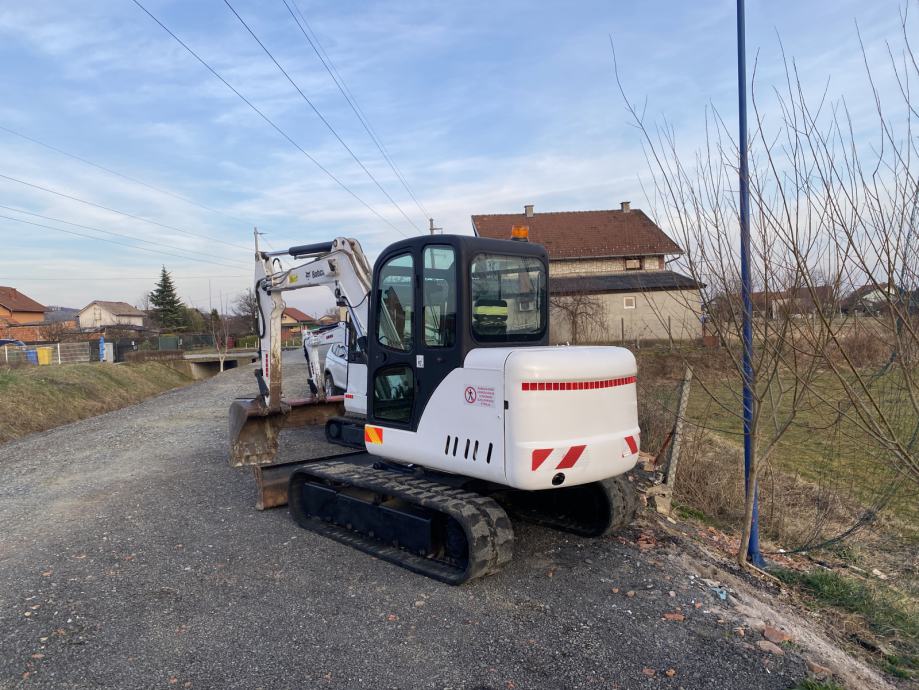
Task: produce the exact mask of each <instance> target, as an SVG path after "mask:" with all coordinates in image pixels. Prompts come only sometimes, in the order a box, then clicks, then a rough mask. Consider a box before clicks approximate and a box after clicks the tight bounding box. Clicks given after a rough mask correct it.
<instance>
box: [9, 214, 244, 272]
mask: <svg viewBox="0 0 919 690" xmlns="http://www.w3.org/2000/svg"><path fill="white" fill-rule="evenodd" d="M0 218H5V219H6V220H12V221H14V222H16V223H25V224H26V225H34V226H35V227H38V228H47V229H48V230H57V231H58V232H64V233H67V234H68V235H76V236H77V237H84V238H86V239H88V240H96V241H98V242H109V243H111V244H120V245H121V246H123V247H130V248H131V249H139V250H140V251H142V252H150V253H152V254H162V255H166V256H174V257H176V258H179V259H185V260H186V261H199V262H204V263H209V264H215V265H217V266H227V267H229V268H235V269H237V270H238V269H239V266H233V265H231V264H223V263H220V262H218V261H210V260H209V259H196V258H195V257H192V256H182V255H181V254H172V253H170V252H164V251H162V250H159V249H147V248H146V247H138V246H137V245H136V244H127V243H125V242H119V241H118V240H109V239H106V238H105V237H95V236H93V235H87V234H85V233H82V232H75V231H73V230H65V229H64V228H56V227H54V226H53V225H45V224H44V223H33V222H32V221H31V220H23V219H22V218H13V217H12V216H4V215H2V214H0Z"/></svg>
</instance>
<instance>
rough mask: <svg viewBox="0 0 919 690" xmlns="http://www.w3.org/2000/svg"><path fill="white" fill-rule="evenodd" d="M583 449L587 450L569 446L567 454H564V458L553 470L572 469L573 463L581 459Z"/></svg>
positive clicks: (583, 447)
mask: <svg viewBox="0 0 919 690" xmlns="http://www.w3.org/2000/svg"><path fill="white" fill-rule="evenodd" d="M585 448H587V446H571V448H569V449H568V452H567V453H565V457H563V458H562V461H561V462H560V463H558V465H556V466H555V469H557V470H567V469H568V468H569V467H574V463H576V462H577V461H578V458H580V457H581V453H583V452H584V449H585Z"/></svg>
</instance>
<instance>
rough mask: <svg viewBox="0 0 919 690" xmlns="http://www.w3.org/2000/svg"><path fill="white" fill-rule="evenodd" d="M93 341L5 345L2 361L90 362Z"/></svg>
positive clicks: (11, 362)
mask: <svg viewBox="0 0 919 690" xmlns="http://www.w3.org/2000/svg"><path fill="white" fill-rule="evenodd" d="M92 345H93V344H92V343H90V342H82V343H51V344H50V345H27V346H24V347H23V346H18V345H4V346H3V353H2V355H0V362H3V363H4V364H11V365H23V364H25V365H28V364H32V365H39V366H43V365H49V364H74V363H76V362H89V361H90V360H91V358H92Z"/></svg>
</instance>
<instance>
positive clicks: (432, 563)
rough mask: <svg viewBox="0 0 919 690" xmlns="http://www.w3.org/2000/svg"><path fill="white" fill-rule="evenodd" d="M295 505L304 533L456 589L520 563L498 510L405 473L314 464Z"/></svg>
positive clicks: (294, 483)
mask: <svg viewBox="0 0 919 690" xmlns="http://www.w3.org/2000/svg"><path fill="white" fill-rule="evenodd" d="M288 503H289V505H290V513H291V515H292V516H293V518H294V520H296V522H297V524H299V525H300V526H301V527H303V528H305V529H308V530H310V531H313V532H316V533H318V534H322V535H323V536H327V537H331V538H332V539H335V540H336V541H339V542H342V543H344V544H347V545H349V546H352V547H354V548H357V549H360V550H361V551H364V552H366V553H369V554H372V555H374V556H376V557H378V558H382V559H383V560H386V561H389V562H391V563H395V564H396V565H400V566H402V567H403V568H407V569H409V570H412V571H414V572H416V573H420V574H422V575H427V576H428V577H431V578H434V579H436V580H440V581H441V582H446V583H448V584H451V585H458V584H462V583H463V582H467V581H468V580H471V579H473V578H476V577H482V576H484V575H488V574H490V573H494V572H497V571H498V570H500V569H501V568H502V567H503V566H504V565H505V564H506V563H507V562H508V561H510V559H511V557H512V556H513V545H514V532H513V528H512V526H511V522H510V520H509V519H508V517H507V513H505V512H504V509H503V508H501V506H500V505H498V503H496V502H495V501H494V500H492V499H491V498H488V497H486V496H481V495H479V494H474V493H470V492H468V491H463V490H462V489H457V488H453V487H450V486H447V485H444V484H440V483H436V482H432V481H430V480H427V479H423V478H420V477H416V476H411V475H408V474H403V473H401V472H394V471H391V470H384V469H377V468H374V467H370V466H363V465H355V464H349V463H345V462H341V461H336V460H330V461H324V462H318V463H313V464H310V465H308V466H306V467H303V468H301V469H299V470H297V471H296V472H295V473H294V474H293V475H291V478H290V485H289V490H288Z"/></svg>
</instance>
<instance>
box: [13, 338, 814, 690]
mask: <svg viewBox="0 0 919 690" xmlns="http://www.w3.org/2000/svg"><path fill="white" fill-rule="evenodd" d="M295 354H296V353H293V354H291V355H290V356H289V357H287V359H289V360H290V361H291V366H289V367H288V373H290V374H292V375H294V376H293V377H292V378H288V379H287V382H288V383H289V385H290V387H291V388H295V387H296V386H298V385H303V379H302V376H303V372H302V369H303V368H302V367H301V365H300V364H299V357H298V356H297V357H295V356H294V355H295ZM253 388H254V381H253V377H252V373H251V368H250V367H245V368H242V369H238V370H233V371H231V372H228V373H226V374H223V375H221V376H218V377H215V378H213V379H210V380H208V381H204V382H201V383H198V384H195V385H192V386H189V387H187V388H183V389H180V390H176V391H172V392H170V393H167V394H165V395H162V396H159V397H157V398H154V399H151V400H148V401H146V402H143V403H141V404H138V405H135V406H132V407H129V408H125V409H122V410H119V411H116V412H112V413H109V414H106V415H102V416H100V417H95V418H92V419H88V420H84V421H81V422H77V423H75V424H70V425H68V426H65V427H61V428H58V429H55V430H52V431H48V432H44V433H41V434H36V435H33V436H30V437H27V438H25V439H21V440H19V441H15V442H12V443H7V444H5V445H3V446H0V464H2V469H3V472H4V480H3V483H2V486H0V584H2V587H0V688H13V687H46V688H71V687H73V688H96V687H106V688H156V687H163V688H287V687H297V688H313V687H316V688H475V689H485V688H494V689H496V690H499V689H506V688H521V689H523V688H717V689H719V690H721V689H723V688H788V687H790V686H793V685H794V683H795V682H796V681H797V680H798V679H800V678H801V677H802V676H803V674H804V668H803V663H802V662H801V661H800V659H799V658H798V657H797V656H796V655H795V654H793V653H787V654H785V655H784V656H774V655H771V654H768V653H764V652H761V651H760V650H759V649H757V648H753V647H752V645H750V644H749V643H750V642H752V640H751V639H750V635H749V634H748V636H747V639H746V640H742V639H741V638H739V637H737V636H736V635H735V633H733V632H732V627H733V625H734V623H733V622H732V620H731V618H730V617H729V616H727V615H726V614H725V613H724V612H723V611H720V610H719V609H718V607H717V604H718V601H717V598H716V597H715V596H714V595H713V593H712V592H711V591H710V590H709V588H708V587H707V586H703V585H701V584H700V583H699V580H698V579H696V580H691V579H690V577H689V575H688V573H686V572H684V571H680V570H677V569H675V566H673V565H672V564H671V563H670V562H668V559H666V558H661V553H660V551H661V549H663V548H664V547H661V548H660V549H652V550H649V551H647V552H641V551H639V549H638V548H637V547H636V546H635V544H634V538H635V534H634V533H632V534H627V535H625V537H626V538H624V539H617V538H610V539H602V540H586V539H578V538H572V537H569V536H566V535H563V534H560V533H556V532H552V531H549V530H546V529H542V528H537V527H532V526H526V525H518V526H517V546H516V556H515V559H514V561H513V563H512V564H511V565H510V566H509V567H508V568H507V569H506V570H505V571H504V572H502V573H500V574H498V575H496V576H493V577H490V578H488V579H485V580H482V581H477V582H473V583H470V584H468V585H465V586H462V587H449V586H446V585H441V584H439V583H436V582H433V581H430V580H427V579H424V578H421V577H419V576H416V575H413V574H411V573H409V572H407V571H404V570H401V569H399V568H397V567H395V566H392V565H389V564H386V563H383V562H380V561H377V560H375V559H373V558H371V557H369V556H366V555H364V554H362V553H358V552H356V551H352V550H350V549H348V548H347V547H345V546H342V545H340V544H337V543H335V542H332V541H328V540H325V539H323V538H321V537H318V536H316V535H313V534H309V533H307V532H305V531H303V530H300V529H298V528H297V527H296V526H295V525H294V524H293V522H292V521H291V520H290V518H289V516H288V515H287V511H286V509H277V510H273V511H267V512H263V513H260V512H258V511H256V510H255V508H254V486H253V479H252V476H251V474H249V473H248V472H247V471H240V470H234V469H231V468H230V467H229V466H228V465H227V462H226V457H227V449H226V438H225V435H226V415H227V407H228V405H229V403H230V402H231V400H232V399H233V398H234V397H235V396H237V395H243V394H248V393H251V391H252V390H253ZM283 452H284V453H285V455H288V456H290V457H291V458H292V459H293V458H297V457H302V458H304V459H305V458H308V457H318V456H321V455H324V454H327V453H329V452H333V449H332V448H331V447H329V446H327V445H326V444H325V443H324V442H323V441H322V440H321V435H320V434H317V433H316V432H315V431H313V430H309V431H307V432H305V433H299V434H297V435H295V436H294V437H292V438H287V439H285V443H284V447H283ZM614 588H615V589H618V592H614V591H613V590H614ZM671 591H673V592H674V594H675V596H670V594H669V593H670V592H671ZM629 592H631V593H632V596H628V595H627V593H629ZM697 601H698V602H701V603H702V606H701V607H700V608H696V606H695V604H694V602H697ZM678 610H679V611H680V612H682V613H683V614H684V615H685V620H682V621H673V620H665V619H664V618H663V614H664V613H667V612H675V611H678ZM670 669H672V673H671V674H670V675H668V670H670ZM652 673H653V675H652Z"/></svg>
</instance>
